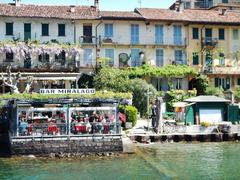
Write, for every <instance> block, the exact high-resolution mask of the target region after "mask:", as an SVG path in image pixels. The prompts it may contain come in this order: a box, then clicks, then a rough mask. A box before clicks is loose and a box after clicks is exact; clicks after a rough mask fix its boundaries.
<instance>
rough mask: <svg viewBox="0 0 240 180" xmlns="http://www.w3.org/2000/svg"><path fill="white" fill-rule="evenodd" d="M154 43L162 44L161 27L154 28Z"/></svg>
mask: <svg viewBox="0 0 240 180" xmlns="http://www.w3.org/2000/svg"><path fill="white" fill-rule="evenodd" d="M155 43H156V44H163V25H156V26H155Z"/></svg>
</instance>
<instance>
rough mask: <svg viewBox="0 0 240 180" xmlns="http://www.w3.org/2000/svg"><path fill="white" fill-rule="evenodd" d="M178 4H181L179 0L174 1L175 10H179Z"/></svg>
mask: <svg viewBox="0 0 240 180" xmlns="http://www.w3.org/2000/svg"><path fill="white" fill-rule="evenodd" d="M180 4H181V0H176V2H175V11H176V12H179V11H180Z"/></svg>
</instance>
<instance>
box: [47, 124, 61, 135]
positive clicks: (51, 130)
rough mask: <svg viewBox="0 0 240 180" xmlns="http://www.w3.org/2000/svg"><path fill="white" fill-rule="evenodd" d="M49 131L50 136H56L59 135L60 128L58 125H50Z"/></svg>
mask: <svg viewBox="0 0 240 180" xmlns="http://www.w3.org/2000/svg"><path fill="white" fill-rule="evenodd" d="M47 131H48V134H56V133H58V128H57V126H56V125H49V126H48V130H47Z"/></svg>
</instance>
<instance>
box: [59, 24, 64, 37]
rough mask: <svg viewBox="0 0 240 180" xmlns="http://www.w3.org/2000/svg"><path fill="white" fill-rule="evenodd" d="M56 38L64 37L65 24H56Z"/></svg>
mask: <svg viewBox="0 0 240 180" xmlns="http://www.w3.org/2000/svg"><path fill="white" fill-rule="evenodd" d="M58 36H65V24H58Z"/></svg>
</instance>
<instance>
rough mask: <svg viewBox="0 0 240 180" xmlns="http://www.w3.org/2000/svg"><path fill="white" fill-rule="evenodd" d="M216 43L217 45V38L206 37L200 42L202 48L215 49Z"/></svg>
mask: <svg viewBox="0 0 240 180" xmlns="http://www.w3.org/2000/svg"><path fill="white" fill-rule="evenodd" d="M217 43H218V39H217V38H212V37H206V38H203V40H202V45H203V46H208V47H215V46H216V45H217Z"/></svg>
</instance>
